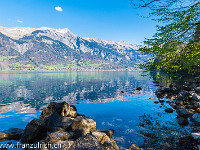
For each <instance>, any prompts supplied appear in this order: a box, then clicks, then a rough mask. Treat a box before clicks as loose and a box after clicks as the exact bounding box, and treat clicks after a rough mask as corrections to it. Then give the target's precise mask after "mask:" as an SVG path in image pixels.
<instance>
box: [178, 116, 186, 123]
mask: <svg viewBox="0 0 200 150" xmlns="http://www.w3.org/2000/svg"><path fill="white" fill-rule="evenodd" d="M178 124H179V125H188V124H189V122H188V120H187V119H186V118H183V117H180V118H178Z"/></svg>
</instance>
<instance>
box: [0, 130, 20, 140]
mask: <svg viewBox="0 0 200 150" xmlns="http://www.w3.org/2000/svg"><path fill="white" fill-rule="evenodd" d="M23 133H24V130H23V129H18V128H10V129H8V130H5V131H2V132H0V141H1V140H20V139H21V136H22V134H23Z"/></svg>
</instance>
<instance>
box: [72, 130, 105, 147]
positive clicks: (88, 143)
mask: <svg viewBox="0 0 200 150" xmlns="http://www.w3.org/2000/svg"><path fill="white" fill-rule="evenodd" d="M70 150H105V148H104V147H103V145H102V144H101V143H100V142H99V141H98V139H97V138H96V137H95V136H94V135H91V134H87V135H85V136H82V137H80V138H78V139H77V140H76V141H75V142H74V144H73V145H72V146H71V147H70Z"/></svg>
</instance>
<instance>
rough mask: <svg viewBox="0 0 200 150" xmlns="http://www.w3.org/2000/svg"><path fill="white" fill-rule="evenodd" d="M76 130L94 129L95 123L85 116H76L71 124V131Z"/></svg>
mask: <svg viewBox="0 0 200 150" xmlns="http://www.w3.org/2000/svg"><path fill="white" fill-rule="evenodd" d="M77 128H86V129H88V130H92V129H96V121H94V120H93V119H91V118H89V117H86V116H77V117H76V118H74V120H73V123H72V130H75V129H77Z"/></svg>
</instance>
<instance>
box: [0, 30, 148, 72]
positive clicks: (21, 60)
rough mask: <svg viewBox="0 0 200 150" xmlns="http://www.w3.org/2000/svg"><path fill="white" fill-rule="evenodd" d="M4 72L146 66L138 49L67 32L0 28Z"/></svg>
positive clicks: (0, 47) (0, 53)
mask: <svg viewBox="0 0 200 150" xmlns="http://www.w3.org/2000/svg"><path fill="white" fill-rule="evenodd" d="M0 32H1V33H0V55H1V57H0V66H1V69H5V68H7V69H23V68H25V69H53V70H54V69H61V70H69V69H71V70H74V69H79V70H81V69H123V68H127V67H133V66H134V65H135V63H140V62H143V60H144V59H145V57H141V56H140V53H139V52H138V51H137V49H138V48H139V46H136V45H131V44H128V43H125V42H115V41H105V40H99V39H91V38H80V37H78V36H76V35H74V34H73V33H71V32H70V31H69V30H68V29H66V28H65V29H52V28H46V27H43V28H38V29H36V28H19V27H16V28H5V27H0Z"/></svg>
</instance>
